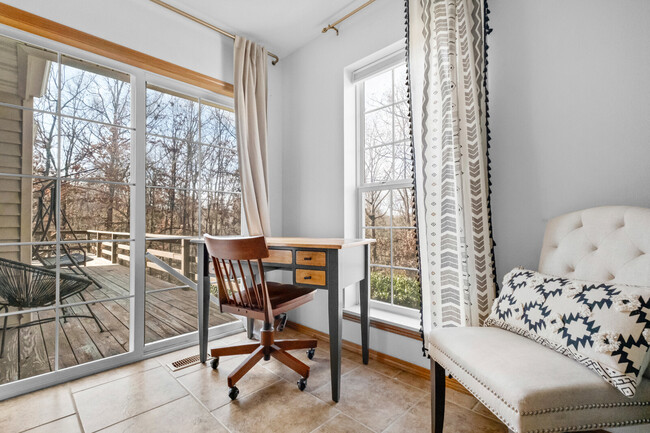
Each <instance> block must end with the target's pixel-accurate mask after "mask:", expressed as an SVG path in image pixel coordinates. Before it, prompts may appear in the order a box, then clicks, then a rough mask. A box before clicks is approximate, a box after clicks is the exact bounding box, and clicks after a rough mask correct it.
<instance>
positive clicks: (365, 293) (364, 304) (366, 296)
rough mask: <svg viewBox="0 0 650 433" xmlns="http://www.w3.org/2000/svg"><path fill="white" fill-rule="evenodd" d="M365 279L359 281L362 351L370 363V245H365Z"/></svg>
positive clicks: (364, 358) (363, 356)
mask: <svg viewBox="0 0 650 433" xmlns="http://www.w3.org/2000/svg"><path fill="white" fill-rule="evenodd" d="M363 248H364V264H363V272H364V275H365V277H364V279H363V280H361V282H360V283H359V297H360V298H361V299H360V304H361V353H362V358H363V363H364V364H367V363H368V347H369V344H370V343H369V341H368V335H369V332H370V314H369V308H370V305H369V304H370V245H369V244H368V245H364V247H363Z"/></svg>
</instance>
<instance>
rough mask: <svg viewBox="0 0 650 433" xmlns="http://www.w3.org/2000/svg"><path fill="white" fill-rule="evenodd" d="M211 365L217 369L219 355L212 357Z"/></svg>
mask: <svg viewBox="0 0 650 433" xmlns="http://www.w3.org/2000/svg"><path fill="white" fill-rule="evenodd" d="M210 367H212V369H213V370H216V369H217V367H219V357H217V358H212V361H210Z"/></svg>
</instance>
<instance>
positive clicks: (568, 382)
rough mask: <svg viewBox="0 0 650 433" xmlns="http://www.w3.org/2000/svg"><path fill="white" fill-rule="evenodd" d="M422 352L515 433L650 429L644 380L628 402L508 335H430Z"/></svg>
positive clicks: (548, 352) (577, 367)
mask: <svg viewBox="0 0 650 433" xmlns="http://www.w3.org/2000/svg"><path fill="white" fill-rule="evenodd" d="M428 346H429V353H430V355H431V357H432V358H433V359H434V360H435V361H436V362H438V363H439V364H440V365H442V366H443V367H444V368H445V369H446V370H447V372H448V373H450V374H451V375H452V376H453V377H454V378H455V379H456V380H458V382H460V383H461V384H462V385H463V386H465V388H467V389H468V390H469V391H470V392H471V393H472V394H474V396H475V397H476V398H478V399H479V400H480V401H481V402H482V403H483V404H484V405H485V406H486V407H487V408H488V409H490V410H491V411H492V412H493V413H494V414H495V415H496V416H498V417H499V418H500V419H501V420H502V421H503V422H504V423H505V424H506V425H507V426H508V427H509V428H510V429H512V430H513V431H515V432H522V433H523V432H531V433H532V432H554V431H580V430H593V429H597V428H608V427H618V426H624V425H632V424H635V423H636V424H644V423H650V380H648V379H644V380H643V381H642V382H641V383H640V384H639V387H638V388H637V394H636V395H635V397H634V398H627V397H625V396H624V395H623V394H621V393H620V392H619V391H617V390H616V389H615V388H614V387H612V386H611V385H609V384H608V383H606V382H605V381H604V380H602V379H601V378H600V376H598V375H597V374H596V373H594V372H593V371H591V370H590V369H588V368H587V367H584V366H583V365H581V364H579V363H578V362H576V361H574V360H572V359H570V358H568V357H566V356H564V355H562V354H560V353H557V352H555V351H554V350H552V349H549V348H547V347H544V346H542V345H541V344H538V343H536V342H534V341H532V340H530V339H528V338H525V337H522V336H520V335H517V334H515V333H513V332H509V331H506V330H503V329H500V328H493V327H485V328H483V327H470V328H444V329H436V330H433V331H431V333H430V334H429V342H428ZM644 427H645V426H644ZM642 428H643V427H642Z"/></svg>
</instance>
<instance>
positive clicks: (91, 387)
mask: <svg viewBox="0 0 650 433" xmlns="http://www.w3.org/2000/svg"><path fill="white" fill-rule="evenodd" d="M145 361H146V360H145ZM138 362H142V361H138ZM136 363H137V362H134V363H133V364H136ZM133 364H126V365H125V366H123V367H128V366H129V365H133ZM123 367H118V368H117V369H112V370H104V371H101V372H99V373H95V374H90V375H88V376H84V377H81V378H79V379H76V380H80V379H86V378H89V377H93V376H95V375H99V374H102V373H108V372H112V371H116V370H118V369H120V368H123ZM160 367H161V366H160V365H159V366H157V367H151V368H148V369H146V370H142V371H136V372H133V373H130V374H127V375H126V376H122V377H116V378H114V379H111V380H107V381H106V382H102V383H98V384H95V385H92V386H89V387H88V388H84V389H78V390H76V391H73V390H72V388H70V394H72V395H74V394H77V393H79V392H84V391H88V390H89V389H93V388H97V387H98V386H102V385H106V384H108V383H111V382H115V381H117V380H120V379H125V378H127V377H131V376H135V375H136V374H139V373H145V372H148V371H153V370H155V369H157V368H160ZM72 382H74V381H72ZM72 382H69V384H70V385H71V384H72Z"/></svg>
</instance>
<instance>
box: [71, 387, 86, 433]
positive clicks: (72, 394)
mask: <svg viewBox="0 0 650 433" xmlns="http://www.w3.org/2000/svg"><path fill="white" fill-rule="evenodd" d="M68 392H69V393H70V399H71V400H72V406H73V407H74V414H75V417H77V423H78V424H79V428H81V433H86V429H85V428H84V424H83V423H82V422H81V415H79V408H78V407H77V401H76V400H75V399H74V393H73V392H72V388H70V387H68Z"/></svg>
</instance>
